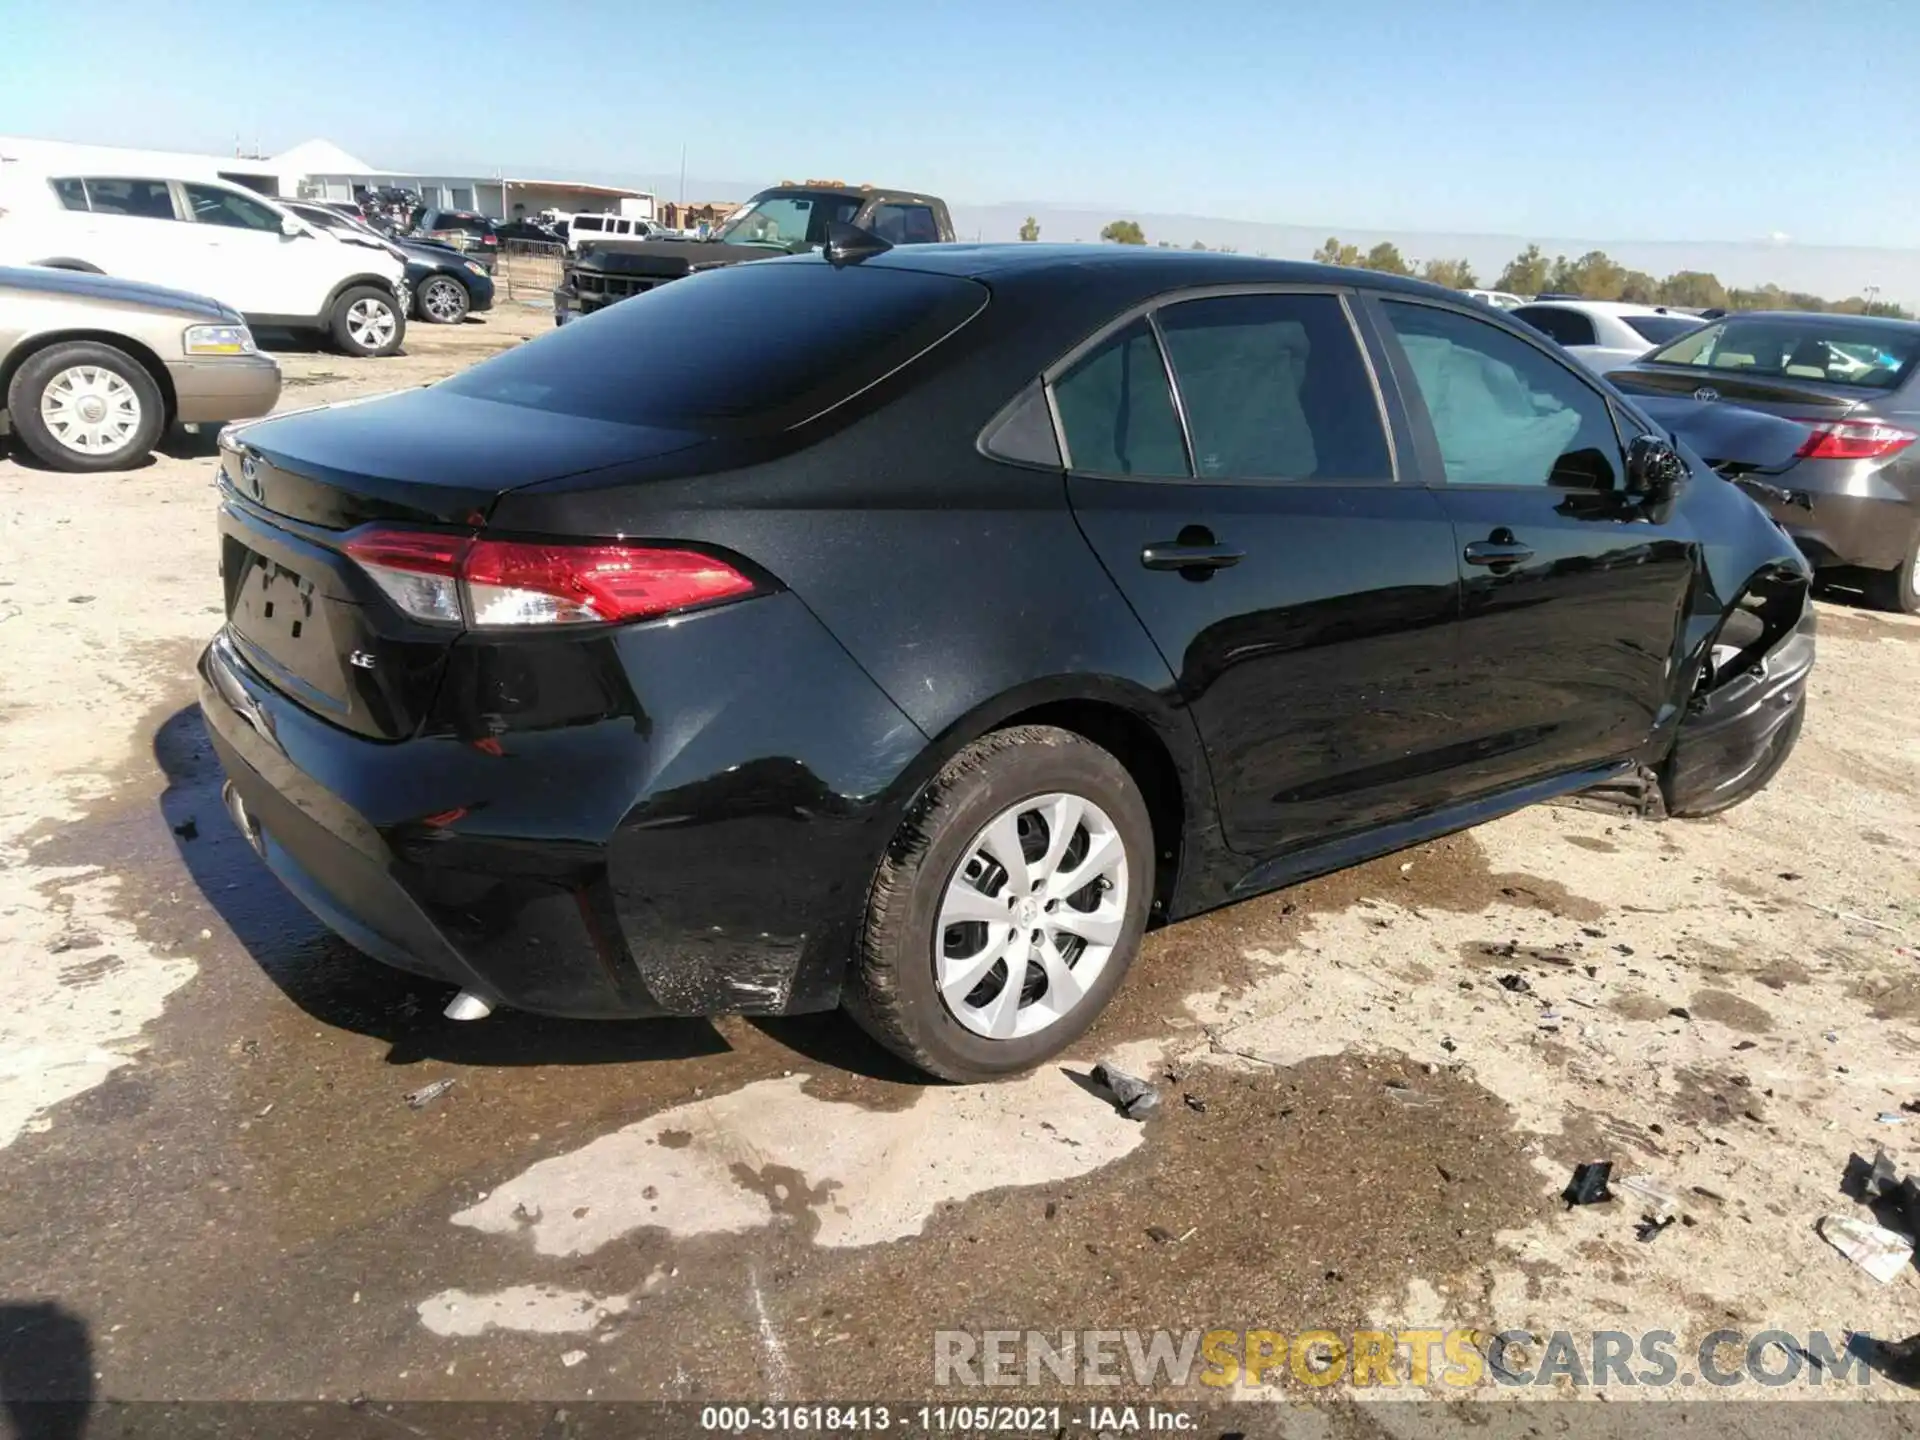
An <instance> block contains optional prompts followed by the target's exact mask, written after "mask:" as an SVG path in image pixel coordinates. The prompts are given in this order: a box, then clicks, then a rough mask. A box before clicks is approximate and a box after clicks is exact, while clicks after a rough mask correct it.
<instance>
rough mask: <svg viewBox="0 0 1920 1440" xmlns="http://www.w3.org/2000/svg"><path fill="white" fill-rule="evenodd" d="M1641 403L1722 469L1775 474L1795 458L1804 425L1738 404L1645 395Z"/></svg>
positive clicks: (1653, 418) (1804, 433)
mask: <svg viewBox="0 0 1920 1440" xmlns="http://www.w3.org/2000/svg"><path fill="white" fill-rule="evenodd" d="M1638 403H1639V407H1640V409H1641V410H1643V411H1645V412H1646V416H1647V418H1648V419H1649V420H1651V421H1653V422H1654V423H1655V424H1656V425H1662V426H1665V427H1666V428H1667V429H1668V430H1670V431H1672V432H1673V434H1674V435H1675V436H1676V437H1677V438H1679V439H1680V440H1682V441H1684V442H1685V443H1686V444H1688V445H1690V446H1692V447H1693V449H1694V450H1696V451H1697V452H1699V455H1700V457H1701V459H1703V460H1705V461H1706V462H1707V463H1708V464H1709V465H1711V466H1713V468H1714V469H1716V470H1718V471H1720V472H1721V473H1722V474H1728V473H1746V472H1759V473H1763V474H1769V475H1773V474H1778V473H1779V472H1781V471H1782V470H1786V469H1789V468H1790V467H1791V466H1792V465H1793V464H1794V463H1795V460H1796V459H1797V458H1798V455H1799V451H1800V447H1801V446H1802V445H1804V444H1805V443H1806V441H1807V437H1808V434H1809V433H1810V432H1809V431H1808V429H1807V427H1806V426H1804V425H1797V424H1795V423H1794V422H1793V421H1791V420H1787V419H1783V418H1781V417H1779V416H1776V415H1768V414H1764V413H1762V412H1761V411H1758V410H1749V409H1747V408H1745V407H1744V406H1740V405H1722V404H1714V403H1711V402H1708V401H1701V400H1693V399H1677V398H1673V397H1664V398H1663V397H1655V396H1647V397H1644V398H1641V399H1640V400H1639V401H1638Z"/></svg>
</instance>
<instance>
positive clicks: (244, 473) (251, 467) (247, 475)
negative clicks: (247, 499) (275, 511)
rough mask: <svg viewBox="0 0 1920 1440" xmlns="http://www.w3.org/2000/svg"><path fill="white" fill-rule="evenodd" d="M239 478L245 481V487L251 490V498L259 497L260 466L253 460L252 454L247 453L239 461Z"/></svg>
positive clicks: (260, 494) (260, 493)
mask: <svg viewBox="0 0 1920 1440" xmlns="http://www.w3.org/2000/svg"><path fill="white" fill-rule="evenodd" d="M240 478H241V479H243V480H245V481H246V482H247V489H249V490H251V491H252V492H253V498H254V499H256V500H258V499H260V498H261V496H262V492H261V489H260V467H259V465H258V464H256V463H255V462H254V458H253V456H251V455H248V456H246V457H245V458H243V459H242V460H241V461H240Z"/></svg>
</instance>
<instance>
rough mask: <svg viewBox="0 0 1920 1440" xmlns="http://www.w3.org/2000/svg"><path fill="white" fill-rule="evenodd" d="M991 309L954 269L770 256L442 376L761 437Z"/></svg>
mask: <svg viewBox="0 0 1920 1440" xmlns="http://www.w3.org/2000/svg"><path fill="white" fill-rule="evenodd" d="M986 303H987V291H986V288H985V287H984V286H982V285H978V284H976V283H974V282H973V281H971V280H963V279H959V278H957V277H955V276H950V275H933V274H928V273H926V272H923V271H915V270H894V269H881V268H874V267H861V266H849V267H847V268H845V269H836V268H835V267H834V266H832V265H829V264H828V263H827V262H826V261H824V260H820V259H811V258H810V259H799V260H785V259H780V260H768V261H765V262H763V263H759V264H754V265H735V266H729V267H727V268H725V269H720V270H715V271H712V272H710V273H708V274H704V275H694V276H691V277H689V278H687V279H685V280H676V281H675V282H674V283H673V284H671V285H662V286H659V287H658V288H656V289H653V290H649V291H647V292H646V293H645V294H643V295H636V296H634V297H633V298H632V299H630V300H623V301H621V302H620V303H619V304H618V305H610V306H608V307H607V308H606V309H605V310H602V311H600V312H598V313H597V314H593V315H589V316H587V317H586V318H584V319H582V320H576V321H574V322H573V323H571V324H569V325H566V326H563V327H561V328H560V329H558V330H555V331H553V332H552V333H551V334H549V335H545V336H542V337H541V338H540V339H539V340H537V341H535V342H534V343H532V344H530V345H522V346H520V347H518V348H516V349H513V350H509V351H507V352H506V353H505V354H504V355H499V356H496V357H494V358H493V359H491V360H487V361H484V362H482V363H481V364H479V365H476V366H474V367H473V368H472V369H471V370H467V371H465V372H463V373H461V374H459V375H456V376H454V377H453V378H452V379H450V380H445V381H442V382H441V384H442V387H443V388H444V389H446V390H448V391H450V392H452V393H453V394H456V395H467V396H471V397H473V398H475V399H480V400H494V401H499V402H501V403H504V404H509V405H524V406H528V407H530V408H532V409H536V410H548V411H552V412H554V413H557V414H562V415H582V416H586V417H588V418H590V419H595V420H612V421H618V422H622V423H626V424H633V425H660V426H671V427H680V428H698V429H702V430H711V431H712V432H713V433H735V432H740V431H748V430H750V431H754V432H758V431H761V430H765V429H778V428H782V427H783V426H785V425H789V424H797V423H799V422H800V421H802V420H805V419H807V418H809V417H810V416H813V415H816V414H818V413H820V412H821V411H823V410H825V409H827V408H828V407H830V406H833V405H837V404H839V403H841V402H842V401H844V400H846V399H847V398H849V397H850V396H853V395H855V394H858V393H859V392H860V391H861V390H863V389H865V388H866V387H867V386H868V385H871V384H872V383H873V382H874V381H876V380H879V379H880V378H882V377H883V376H886V375H888V374H890V373H891V372H892V371H894V370H896V369H899V368H900V367H901V366H903V365H905V364H907V363H908V362H909V361H915V362H916V363H921V362H919V361H918V359H917V357H920V356H921V355H922V354H923V352H925V351H927V350H929V349H930V348H931V347H933V346H934V345H936V344H938V343H939V342H940V341H941V340H942V339H944V338H945V337H946V336H948V335H950V334H951V333H952V332H953V331H955V330H956V329H958V328H959V327H960V326H961V325H963V324H965V323H966V322H967V321H968V320H970V319H971V318H972V317H973V316H974V315H975V314H977V313H978V312H979V310H980V309H981V307H982V306H984V305H985V304H986ZM689 335H697V336H699V337H700V343H699V344H698V345H689V344H688V343H687V337H688V336H689Z"/></svg>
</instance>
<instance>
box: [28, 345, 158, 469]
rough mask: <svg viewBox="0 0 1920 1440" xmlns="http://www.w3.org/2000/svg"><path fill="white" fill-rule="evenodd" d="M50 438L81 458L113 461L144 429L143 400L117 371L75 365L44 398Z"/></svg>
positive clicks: (42, 403)
mask: <svg viewBox="0 0 1920 1440" xmlns="http://www.w3.org/2000/svg"><path fill="white" fill-rule="evenodd" d="M40 419H41V421H42V422H43V423H44V424H45V425H46V427H47V433H48V434H50V435H52V436H53V438H54V439H55V440H56V441H58V442H59V443H60V444H62V445H64V446H65V447H66V448H67V449H69V450H71V451H73V452H74V453H75V454H78V455H110V454H112V453H113V452H115V451H117V450H120V449H123V448H124V447H125V446H126V445H127V443H128V442H129V441H130V440H132V438H133V436H134V433H135V432H136V431H137V430H139V428H140V397H139V395H137V394H136V393H135V392H134V388H133V387H132V386H131V385H129V384H128V383H127V382H126V381H125V380H123V379H122V378H121V377H120V376H118V375H116V374H114V372H113V371H111V370H108V369H105V368H104V367H102V366H99V365H75V366H73V367H71V368H70V369H66V370H62V371H61V372H60V373H59V374H58V375H56V376H54V377H53V379H52V380H51V381H49V382H48V384H47V388H46V389H45V390H44V391H42V392H41V395H40Z"/></svg>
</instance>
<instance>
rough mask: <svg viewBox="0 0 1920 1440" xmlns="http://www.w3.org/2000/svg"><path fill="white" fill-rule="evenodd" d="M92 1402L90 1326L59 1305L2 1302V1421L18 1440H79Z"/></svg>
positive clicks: (0, 1318)
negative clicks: (7, 1422)
mask: <svg viewBox="0 0 1920 1440" xmlns="http://www.w3.org/2000/svg"><path fill="white" fill-rule="evenodd" d="M92 1399H93V1341H92V1338H91V1337H90V1336H89V1334H88V1332H87V1322H86V1321H85V1320H83V1319H81V1318H80V1317H79V1316H78V1315H76V1314H74V1313H73V1312H72V1311H71V1310H69V1309H67V1307H66V1306H64V1305H62V1304H60V1303H59V1302H58V1301H55V1300H0V1415H3V1416H5V1417H6V1418H7V1420H9V1421H10V1422H11V1433H12V1434H13V1435H16V1436H18V1437H19V1440H79V1437H80V1436H82V1435H84V1434H85V1433H86V1431H87V1421H88V1418H89V1411H88V1408H87V1407H88V1405H89V1403H90V1402H91V1401H92Z"/></svg>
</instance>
